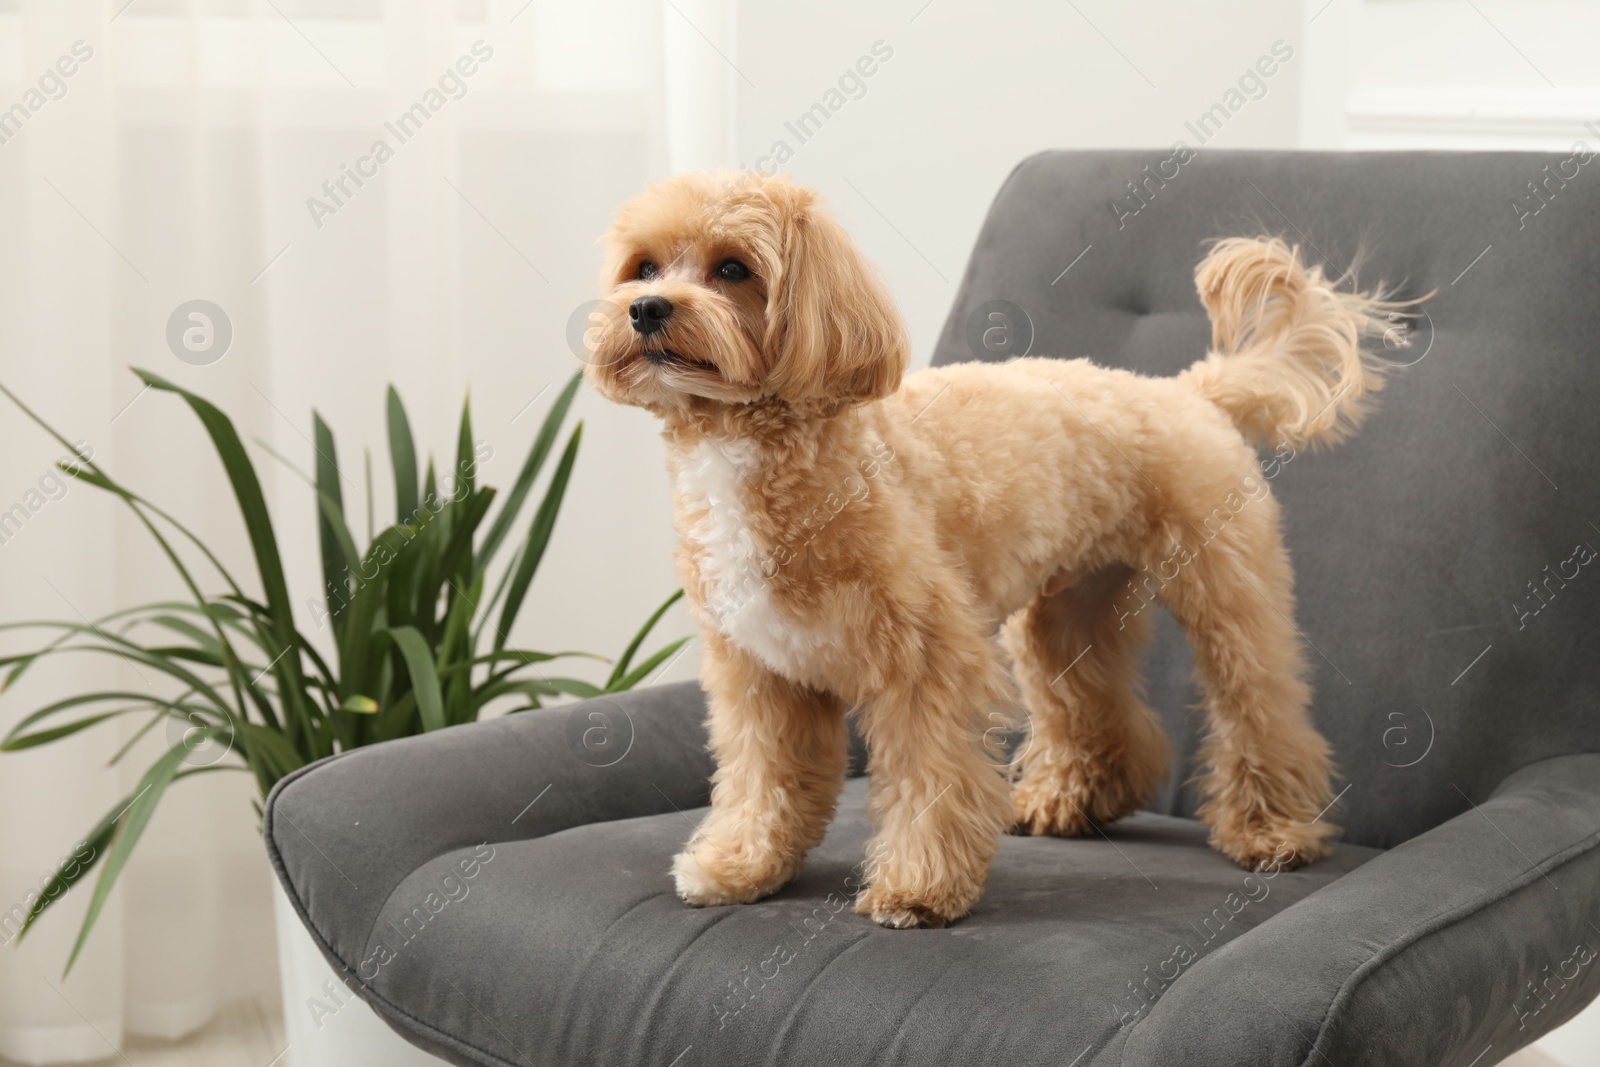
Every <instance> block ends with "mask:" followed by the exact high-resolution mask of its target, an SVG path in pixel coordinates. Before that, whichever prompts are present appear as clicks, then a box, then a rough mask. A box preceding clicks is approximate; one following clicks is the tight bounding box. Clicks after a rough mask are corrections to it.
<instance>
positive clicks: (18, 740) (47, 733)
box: [0, 708, 143, 752]
mask: <svg viewBox="0 0 1600 1067" xmlns="http://www.w3.org/2000/svg"><path fill="white" fill-rule="evenodd" d="M142 710H143V709H142V708H122V709H120V710H118V711H104V712H101V713H100V714H99V715H91V716H89V717H88V718H86V719H78V720H76V721H74V722H69V723H67V724H66V725H65V726H52V727H51V728H50V729H48V730H40V731H38V732H37V733H31V734H21V735H18V734H17V733H16V732H15V731H12V733H11V734H10V735H9V736H7V737H6V740H5V743H4V744H0V752H19V751H21V750H22V749H25V748H33V747H34V746H36V745H48V744H49V743H50V742H52V741H59V740H61V739H62V738H63V737H70V736H71V735H73V734H75V733H77V732H78V731H79V730H87V729H88V728H89V727H91V726H95V725H98V724H99V723H103V722H105V721H106V720H107V719H115V718H116V717H117V716H119V715H126V714H127V713H128V712H130V711H142Z"/></svg>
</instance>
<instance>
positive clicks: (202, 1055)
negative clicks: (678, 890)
mask: <svg viewBox="0 0 1600 1067" xmlns="http://www.w3.org/2000/svg"><path fill="white" fill-rule="evenodd" d="M283 1052H284V1039H283V1018H282V1016H281V1014H280V1013H279V1010H278V1002H277V1001H276V1000H275V999H274V1000H243V1001H239V1002H238V1003H236V1004H232V1005H229V1006H228V1007H227V1008H224V1009H223V1010H222V1013H221V1014H219V1015H218V1016H217V1017H216V1019H214V1020H213V1021H212V1022H211V1025H209V1026H207V1027H206V1028H205V1029H203V1030H201V1031H200V1032H199V1033H196V1034H194V1035H192V1036H191V1037H189V1038H188V1039H186V1040H184V1041H180V1042H178V1043H176V1044H174V1043H171V1042H166V1041H147V1040H144V1039H141V1038H133V1039H132V1040H130V1041H128V1042H127V1044H126V1045H124V1046H123V1048H122V1056H121V1057H120V1058H118V1057H115V1056H113V1057H108V1060H107V1061H106V1062H108V1063H115V1064H121V1065H123V1067H282V1064H281V1063H280V1061H281V1059H282V1056H283ZM1502 1065H1503V1067H1560V1065H1559V1064H1557V1063H1556V1061H1555V1060H1552V1059H1550V1058H1549V1057H1548V1056H1543V1055H1540V1054H1539V1053H1538V1052H1535V1051H1534V1050H1532V1049H1528V1050H1526V1051H1524V1052H1519V1053H1518V1054H1517V1055H1515V1056H1513V1057H1511V1058H1510V1059H1509V1060H1503V1061H1502ZM0 1067H14V1065H13V1064H12V1061H10V1060H5V1059H0ZM1484 1067H1486V1065H1484Z"/></svg>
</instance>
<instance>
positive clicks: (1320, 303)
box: [1179, 237, 1415, 447]
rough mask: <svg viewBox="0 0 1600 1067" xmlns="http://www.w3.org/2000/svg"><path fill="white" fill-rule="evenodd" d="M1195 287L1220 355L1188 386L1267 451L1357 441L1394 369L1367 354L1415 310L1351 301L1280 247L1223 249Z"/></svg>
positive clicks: (1359, 295)
mask: <svg viewBox="0 0 1600 1067" xmlns="http://www.w3.org/2000/svg"><path fill="white" fill-rule="evenodd" d="M1194 282H1195V288H1196V289H1198V290H1199V291H1200V302H1201V303H1202V304H1204V305H1205V308H1206V312H1207V314H1209V315H1210V316H1211V347H1212V351H1211V352H1210V353H1209V354H1208V355H1207V356H1206V358H1205V359H1203V360H1201V361H1200V362H1198V363H1196V364H1194V365H1193V366H1192V367H1190V368H1189V369H1188V370H1186V371H1184V372H1183V373H1182V374H1180V375H1179V378H1180V379H1181V380H1184V381H1187V382H1188V383H1189V384H1191V385H1192V386H1193V387H1194V388H1195V389H1196V390H1198V391H1199V393H1200V394H1201V395H1202V396H1204V397H1205V398H1206V399H1208V400H1210V401H1211V402H1212V403H1214V404H1216V405H1217V406H1218V407H1220V408H1222V410H1223V411H1226V412H1227V413H1228V416H1229V417H1230V418H1231V419H1233V422H1234V425H1235V426H1237V427H1238V428H1239V431H1240V432H1241V433H1243V434H1244V435H1245V436H1246V437H1248V438H1251V439H1252V440H1253V441H1255V443H1257V444H1259V445H1263V446H1266V447H1271V446H1273V445H1276V444H1278V443H1280V442H1285V441H1286V442H1288V443H1289V444H1290V445H1293V446H1296V447H1298V446H1301V445H1305V444H1333V443H1336V442H1338V441H1342V440H1344V439H1345V438H1346V437H1348V436H1350V435H1351V434H1352V433H1354V432H1355V431H1356V429H1357V428H1358V427H1359V426H1360V424H1361V419H1362V417H1363V416H1364V415H1365V414H1366V411H1367V408H1368V406H1369V404H1370V397H1371V394H1373V393H1375V392H1377V391H1378V390H1380V389H1382V388H1383V374H1384V372H1385V371H1386V370H1388V369H1389V368H1390V366H1392V364H1389V363H1387V362H1386V361H1384V360H1383V359H1381V358H1379V357H1378V356H1376V355H1374V354H1373V353H1372V352H1370V351H1368V350H1367V349H1366V348H1364V347H1363V344H1364V342H1367V341H1369V340H1370V339H1371V338H1372V337H1374V336H1378V337H1381V336H1383V334H1384V333H1385V331H1387V330H1391V329H1395V328H1396V326H1397V324H1399V323H1402V321H1403V319H1404V317H1405V316H1406V314H1407V311H1408V309H1409V308H1410V307H1411V306H1412V305H1413V304H1414V303H1415V301H1396V300H1390V299H1388V298H1387V297H1386V296H1385V294H1383V293H1382V292H1360V291H1341V289H1340V288H1338V285H1337V283H1336V282H1333V281H1330V280H1328V279H1327V278H1325V277H1324V276H1323V273H1322V268H1321V267H1319V266H1312V267H1309V268H1308V267H1305V266H1303V265H1302V264H1301V262H1300V249H1299V246H1297V245H1288V244H1285V243H1284V242H1283V241H1282V240H1280V239H1279V238H1276V237H1254V238H1252V237H1230V238H1227V239H1225V240H1221V241H1218V242H1217V243H1216V244H1215V245H1214V246H1213V247H1212V249H1211V251H1210V253H1209V254H1208V255H1207V256H1206V258H1205V259H1204V260H1202V261H1201V263H1200V266H1199V267H1198V268H1196V270H1195V275H1194Z"/></svg>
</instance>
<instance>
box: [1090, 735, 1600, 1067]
mask: <svg viewBox="0 0 1600 1067" xmlns="http://www.w3.org/2000/svg"><path fill="white" fill-rule="evenodd" d="M1462 803H1463V804H1469V803H1470V801H1469V800H1468V799H1467V798H1465V797H1463V800H1462ZM1597 845H1600V755H1597V754H1584V755H1575V756H1561V757H1558V758H1555V759H1549V760H1544V761H1541V762H1539V763H1535V764H1532V765H1530V766H1527V767H1524V768H1522V769H1521V770H1519V771H1517V772H1516V773H1514V774H1512V775H1511V776H1510V777H1508V778H1507V779H1506V780H1505V781H1504V782H1502V783H1501V784H1500V786H1499V787H1498V788H1497V789H1496V790H1495V791H1494V793H1493V794H1492V795H1491V796H1490V798H1489V799H1487V800H1484V801H1483V802H1482V803H1479V804H1471V805H1470V806H1469V807H1468V808H1467V810H1466V811H1465V812H1463V813H1462V814H1461V815H1459V816H1457V817H1456V818H1454V819H1451V820H1450V821H1448V822H1446V823H1443V824H1442V825H1440V826H1437V827H1435V828H1434V829H1432V830H1430V831H1428V832H1427V833H1425V834H1422V835H1420V836H1418V837H1415V838H1412V839H1411V840H1409V841H1407V842H1405V843H1404V844H1402V845H1399V846H1398V847H1396V848H1394V849H1392V850H1390V851H1389V852H1386V853H1384V854H1383V855H1381V856H1379V857H1377V858H1376V859H1373V860H1371V861H1370V862H1368V863H1366V864H1365V865H1363V866H1362V867H1359V868H1357V869H1356V870H1355V871H1352V872H1351V873H1350V874H1347V875H1345V876H1344V877H1343V878H1340V879H1339V880H1338V881H1336V882H1334V883H1332V884H1331V885H1329V886H1326V887H1324V888H1323V889H1321V890H1319V891H1318V892H1317V893H1314V894H1313V895H1311V896H1309V897H1307V898H1306V899H1305V900H1302V901H1300V902H1299V903H1297V904H1295V905H1293V906H1292V907H1289V908H1287V909H1285V910H1284V911H1283V912H1282V913H1281V914H1279V915H1277V916H1275V917H1274V918H1272V919H1271V920H1269V921H1267V922H1265V923H1263V924H1261V925H1260V926H1259V927H1257V928H1255V929H1254V930H1252V931H1250V932H1249V933H1248V934H1245V935H1242V936H1241V937H1239V938H1238V939H1237V940H1235V941H1233V942H1230V943H1229V944H1227V945H1226V946H1224V947H1222V948H1219V949H1217V950H1216V951H1215V952H1213V953H1211V954H1210V955H1209V956H1206V957H1204V958H1203V959H1202V960H1201V961H1200V962H1198V963H1196V964H1195V965H1194V966H1193V967H1191V968H1190V970H1189V971H1188V972H1186V973H1185V974H1183V975H1182V976H1180V977H1178V978H1177V980H1175V981H1174V982H1173V983H1172V985H1171V986H1170V988H1168V989H1167V990H1166V991H1165V993H1164V995H1163V996H1162V997H1161V999H1160V1000H1158V1001H1157V1002H1156V1003H1155V1005H1154V1006H1153V1007H1152V1008H1151V1010H1150V1013H1149V1015H1148V1016H1147V1017H1146V1018H1145V1019H1144V1020H1143V1021H1142V1022H1139V1023H1137V1024H1135V1026H1134V1028H1133V1030H1132V1032H1131V1033H1130V1035H1129V1037H1128V1040H1127V1043H1126V1044H1125V1046H1124V1048H1123V1055H1122V1063H1123V1064H1124V1065H1128V1067H1131V1065H1136V1064H1137V1065H1143V1064H1150V1065H1157V1064H1160V1065H1170V1064H1174V1063H1182V1064H1185V1065H1187V1067H1208V1065H1213V1064H1215V1065H1217V1067H1224V1065H1225V1067H1237V1065H1239V1064H1244V1063H1249V1064H1274V1065H1276V1064H1295V1065H1301V1064H1304V1065H1307V1067H1312V1065H1323V1067H1326V1065H1328V1064H1335V1065H1337V1067H1347V1065H1352V1064H1362V1065H1364V1067H1383V1065H1391V1064H1392V1065H1395V1067H1402V1065H1403V1067H1415V1065H1416V1064H1420V1063H1428V1064H1444V1065H1455V1067H1467V1065H1469V1064H1472V1063H1475V1062H1480V1061H1479V1057H1484V1058H1483V1059H1482V1060H1481V1063H1482V1064H1490V1063H1498V1062H1499V1061H1500V1060H1501V1059H1502V1058H1504V1057H1506V1056H1509V1055H1511V1053H1513V1052H1514V1051H1516V1050H1517V1049H1519V1048H1521V1047H1523V1046H1525V1045H1527V1044H1529V1043H1531V1042H1532V1041H1534V1040H1535V1039H1537V1038H1538V1037H1540V1036H1542V1035H1543V1034H1545V1033H1547V1032H1548V1031H1550V1030H1552V1029H1554V1028H1555V1027H1556V1026H1557V1025H1559V1024H1560V1023H1562V1022H1565V1021H1566V1020H1567V1019H1569V1018H1571V1017H1572V1016H1573V1015H1576V1014H1577V1013H1578V1011H1579V1010H1580V1009H1582V1008H1583V1007H1584V1006H1585V1005H1586V1004H1587V1003H1588V1002H1589V1001H1590V1000H1592V999H1593V998H1594V997H1595V996H1596V994H1597V993H1600V961H1597V960H1596V950H1600V913H1597V908H1596V904H1597V902H1600V848H1597ZM1491 1047H1492V1048H1493V1053H1492V1054H1491V1055H1488V1056H1486V1057H1485V1052H1486V1051H1487V1050H1488V1049H1489V1048H1491Z"/></svg>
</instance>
